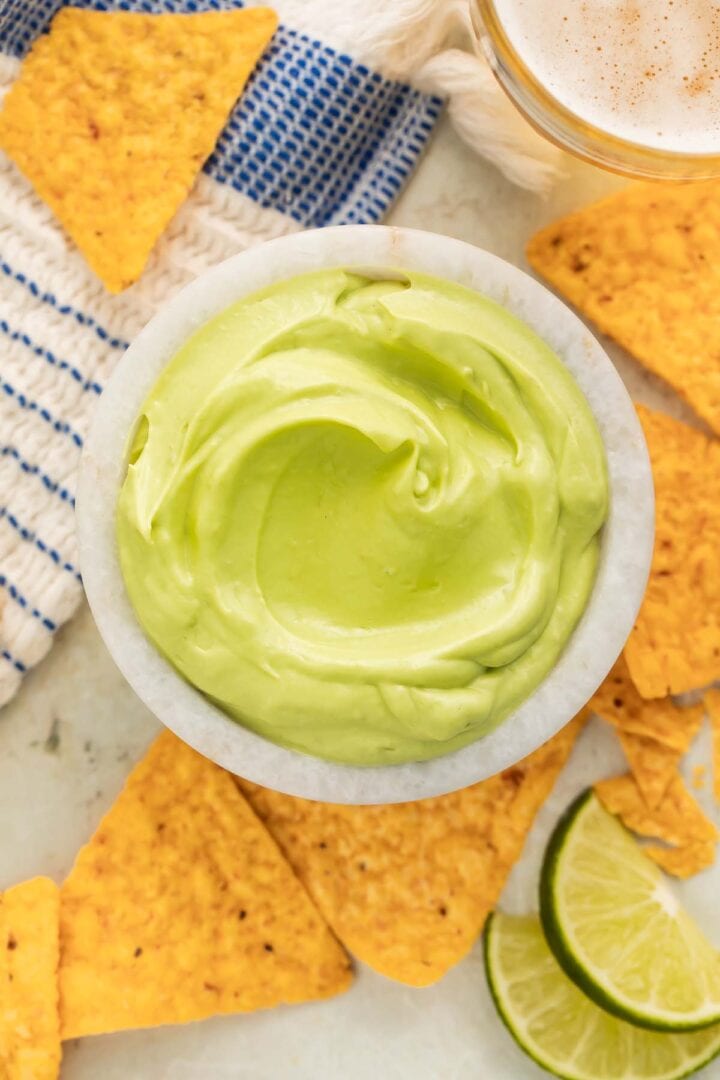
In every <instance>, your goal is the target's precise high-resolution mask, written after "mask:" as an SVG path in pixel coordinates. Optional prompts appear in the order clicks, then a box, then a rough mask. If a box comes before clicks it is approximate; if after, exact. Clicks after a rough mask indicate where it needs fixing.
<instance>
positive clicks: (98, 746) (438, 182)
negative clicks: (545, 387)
mask: <svg viewBox="0 0 720 1080" xmlns="http://www.w3.org/2000/svg"><path fill="white" fill-rule="evenodd" d="M620 183H621V182H620V181H618V180H616V179H614V178H611V177H609V176H607V175H604V174H602V173H600V172H598V171H597V170H594V169H591V168H590V167H589V166H585V165H581V164H579V163H571V164H570V163H569V175H568V177H567V179H566V180H565V181H563V182H562V183H561V184H560V185H559V186H558V187H557V189H556V190H555V192H554V193H553V195H552V196H551V197H550V198H549V199H547V200H542V199H540V198H538V197H535V196H531V195H528V194H527V193H524V192H522V191H519V190H518V189H516V188H514V187H512V186H511V185H510V184H509V183H507V182H506V181H505V180H503V178H502V177H501V176H500V175H499V174H498V173H497V172H496V171H495V170H494V169H493V168H491V167H489V166H486V165H484V164H483V163H482V162H481V161H479V160H478V159H477V158H476V157H474V156H473V155H472V154H471V153H470V152H469V151H467V150H465V148H464V147H463V146H462V145H461V144H460V142H459V141H458V139H457V137H456V136H455V135H454V133H453V132H452V130H451V129H450V127H449V125H448V124H447V123H446V122H443V123H441V126H440V129H439V131H438V133H437V135H436V137H435V139H434V142H433V144H432V146H431V147H430V149H429V151H428V153H427V155H426V157H425V158H424V160H423V161H422V163H421V165H420V167H419V169H418V171H417V173H416V175H415V176H414V178H413V179H412V181H411V183H410V185H409V187H408V189H407V191H406V192H405V193H404V195H403V196H402V198H401V199H400V200H399V202H398V204H397V206H396V208H395V209H394V211H393V213H392V216H391V218H390V221H391V222H392V223H395V224H400V225H408V226H413V227H417V228H424V229H431V230H434V231H436V232H442V233H447V234H449V235H451V236H457V237H460V238H461V239H463V240H467V241H470V242H471V243H474V244H477V245H479V246H481V247H485V248H488V249H489V250H490V251H493V252H495V253H496V254H498V255H501V256H503V257H504V258H506V259H509V260H510V261H511V262H514V263H517V264H518V265H520V266H523V265H524V257H523V248H524V245H525V242H526V240H527V238H528V237H529V236H530V234H531V233H532V232H533V230H535V229H536V228H538V227H539V226H541V225H543V224H544V223H546V222H548V221H550V220H552V219H553V218H554V217H556V216H557V215H558V214H560V213H563V212H565V211H567V210H570V209H572V208H574V207H576V206H580V205H582V204H584V203H586V202H588V201H590V200H591V199H593V198H595V197H596V196H599V195H602V194H604V193H605V192H607V191H610V190H612V189H613V188H615V187H617V186H618V185H619V184H620ZM611 352H612V355H613V357H614V359H616V362H617V363H618V366H619V368H620V371H621V373H622V375H623V377H624V378H625V379H626V382H627V384H628V386H629V387H630V389H631V392H632V393H633V396H634V397H635V398H636V399H637V400H642V401H645V402H646V403H648V404H650V405H654V406H656V407H657V406H659V407H663V408H665V409H666V410H667V411H670V412H673V413H674V414H676V415H679V416H685V417H686V418H688V414H687V412H686V411H685V410H684V409H683V407H682V406H680V404H679V402H677V401H676V399H674V398H673V396H672V394H670V393H668V392H667V391H665V390H663V389H662V388H661V387H660V385H659V383H657V381H656V380H653V379H652V378H650V377H649V376H644V375H643V374H642V373H641V372H640V370H639V368H637V366H636V365H635V364H633V362H632V361H630V360H629V359H628V358H627V357H624V356H622V355H621V354H620V353H619V352H618V351H617V350H611ZM157 728H158V724H157V722H156V721H155V720H154V719H153V717H152V716H151V715H150V714H149V713H148V712H147V710H146V709H145V708H144V706H143V705H142V704H141V703H140V702H139V701H138V699H137V698H136V697H135V696H134V694H133V692H132V691H131V690H130V689H129V687H128V686H127V685H126V684H125V683H124V681H123V679H122V677H121V676H120V674H119V673H118V672H117V671H116V670H115V668H114V666H113V663H112V661H111V660H110V658H109V656H108V654H107V652H106V650H105V648H104V647H103V644H102V642H101V641H100V639H99V637H98V634H97V632H96V630H95V628H94V625H93V622H92V619H91V617H90V614H89V612H88V610H87V608H86V607H84V608H83V609H82V610H81V611H80V613H79V614H78V616H77V617H76V618H75V620H74V621H73V622H72V623H71V624H70V625H69V626H68V627H66V628H65V629H64V630H63V631H62V632H61V633H60V634H59V635H58V641H57V644H56V645H55V648H54V650H53V652H52V653H51V655H50V657H49V658H48V659H47V660H46V661H45V662H44V663H43V664H42V665H41V666H40V668H39V669H38V670H37V671H36V672H34V673H33V674H31V675H30V676H29V677H28V679H27V680H26V683H25V685H24V687H23V689H22V691H21V693H20V694H19V696H18V697H17V698H16V699H15V701H14V702H12V703H11V704H10V705H9V706H8V707H6V708H5V709H4V710H3V712H2V713H1V714H0V836H2V842H1V843H0V889H2V888H5V887H6V886H8V885H10V884H12V883H14V882H16V881H19V880H22V879H23V878H26V877H29V876H31V875H33V874H49V875H50V876H52V877H54V878H55V879H56V880H57V881H61V880H62V878H63V876H64V875H65V874H66V873H67V871H68V870H69V868H70V866H71V865H72V862H73V859H74V856H75V854H76V852H77V850H78V848H79V846H80V845H81V844H82V843H84V841H85V840H87V839H88V837H89V836H90V834H91V833H92V831H93V830H94V828H95V826H96V825H97V823H98V821H99V819H100V816H101V814H102V813H103V812H104V811H105V810H106V808H107V807H108V806H109V805H110V804H111V802H112V801H113V798H114V797H115V795H116V794H117V792H118V790H119V789H120V787H121V785H122V783H123V781H124V779H125V777H126V775H127V773H128V771H129V770H130V768H131V766H132V764H133V763H134V762H135V761H136V760H137V759H138V758H139V757H140V756H141V754H142V752H143V749H144V747H145V746H146V745H147V744H148V742H149V741H150V740H151V739H152V737H153V735H154V733H155V731H156V730H157ZM708 744H709V739H708V732H707V731H704V732H703V733H702V735H701V737H700V739H699V740H698V743H697V744H696V745H695V747H694V749H693V752H692V754H691V757H690V760H689V765H692V763H693V762H694V761H708V760H709V746H708ZM622 767H623V759H622V755H621V753H620V750H619V748H618V746H617V745H616V743H615V741H614V737H613V736H612V735H611V734H610V732H609V731H608V730H606V729H605V728H604V727H603V726H602V725H601V724H599V723H598V722H596V723H594V724H593V725H592V727H591V728H590V729H589V730H588V731H587V732H586V733H585V735H584V736H583V737H582V739H581V741H580V743H579V745H578V747H577V749H576V752H575V754H574V756H573V759H572V761H571V763H570V766H569V767H568V769H566V771H565V773H564V774H563V776H562V777H561V779H560V782H559V784H558V785H557V787H556V790H555V792H554V794H553V796H552V797H551V799H550V800H549V801H548V803H547V804H546V805H545V807H544V808H543V810H542V811H541V813H540V815H539V818H538V820H537V822H536V824H535V827H534V829H533V832H532V834H531V837H530V839H529V842H528V845H527V847H526V852H525V855H524V856H523V859H522V861H521V863H520V864H519V865H518V866H517V867H516V869H515V871H514V873H513V875H512V878H511V880H510V882H509V883H508V886H507V888H506V891H505V894H504V897H503V904H504V906H505V907H507V908H508V909H510V910H518V911H529V910H533V909H534V907H535V889H536V882H537V871H538V866H539V860H540V856H541V853H542V849H543V845H544V842H545V839H546V838H547V835H548V831H549V829H550V828H551V827H552V823H553V822H554V820H555V819H556V818H557V815H558V814H559V813H560V812H561V810H562V809H563V808H564V807H565V806H566V805H567V803H568V801H569V800H570V798H571V797H572V796H573V795H574V794H575V793H576V792H577V791H579V790H580V789H581V788H583V787H584V786H586V785H587V784H588V783H590V782H592V781H593V780H595V779H598V778H599V777H600V776H602V775H610V774H612V773H613V772H616V771H619V770H620V769H621V768H622ZM700 799H701V801H703V805H705V807H706V809H708V811H709V812H711V813H713V812H714V810H713V808H712V804H711V799H710V795H709V792H707V791H705V792H704V793H701V794H700ZM678 893H679V895H680V896H681V897H682V899H683V900H684V902H686V903H687V904H688V906H689V907H690V909H691V910H692V911H693V913H694V914H695V915H696V916H697V917H698V919H700V921H701V922H702V924H703V925H704V927H705V929H706V931H707V932H708V933H709V934H710V935H711V936H712V937H713V938H714V940H715V941H716V943H717V944H718V945H720V917H719V916H718V910H717V899H716V898H717V896H718V895H720V870H714V871H710V872H706V873H705V874H703V875H700V876H699V877H697V878H695V879H693V880H692V881H691V882H688V883H685V884H683V885H679V886H678ZM546 1075H547V1074H545V1073H543V1072H542V1071H541V1070H539V1069H537V1068H536V1067H535V1066H533V1065H532V1064H531V1063H530V1062H529V1061H528V1060H527V1059H526V1058H525V1057H524V1056H523V1055H522V1054H521V1053H520V1052H519V1051H518V1050H517V1049H516V1048H515V1046H514V1044H513V1043H512V1041H511V1040H510V1038H509V1036H508V1035H507V1034H506V1032H505V1030H504V1029H503V1027H502V1025H501V1024H500V1022H499V1020H498V1018H497V1016H496V1015H495V1013H494V1009H493V1006H492V1004H491V1002H490V999H489V996H488V993H487V990H486V987H485V978H484V974H483V970H482V957H481V949H480V947H479V946H476V948H475V950H474V951H473V953H472V955H471V956H469V957H468V958H467V959H466V960H464V961H463V962H462V963H461V964H460V965H458V967H457V968H456V969H455V970H454V971H452V972H451V973H450V974H449V975H448V976H446V978H445V979H443V980H442V981H441V982H440V983H439V984H437V985H436V986H434V987H431V988H428V989H426V990H411V989H408V988H406V987H402V986H400V985H397V984H394V983H392V982H390V981H388V980H386V979H384V978H382V977H381V976H378V975H375V974H373V973H372V972H370V971H368V970H360V971H359V972H358V979H357V982H356V983H355V985H354V987H353V988H352V989H351V990H350V992H349V993H347V994H346V995H345V996H344V997H342V998H337V999H335V1000H334V1001H329V1002H325V1003H322V1004H314V1005H308V1006H301V1007H295V1008H283V1009H275V1010H273V1011H271V1012H268V1013H265V1014H256V1015H252V1016H240V1017H229V1018H223V1019H218V1020H210V1021H205V1022H203V1023H199V1024H190V1025H187V1026H185V1027H175V1028H162V1029H156V1030H152V1031H148V1032H128V1033H123V1034H120V1035H114V1036H101V1037H96V1038H91V1039H85V1040H82V1041H78V1042H75V1043H70V1044H68V1045H66V1047H65V1055H64V1063H63V1068H62V1078H63V1080H98V1078H99V1077H102V1078H103V1080H336V1078H337V1080H471V1078H472V1080H533V1078H536V1080H539V1078H541V1077H543V1076H546ZM703 1077H704V1080H710V1078H714V1080H720V1063H715V1064H714V1065H711V1066H709V1067H708V1068H707V1069H706V1070H705V1071H704V1073H703Z"/></svg>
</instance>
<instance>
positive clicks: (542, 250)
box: [527, 181, 720, 432]
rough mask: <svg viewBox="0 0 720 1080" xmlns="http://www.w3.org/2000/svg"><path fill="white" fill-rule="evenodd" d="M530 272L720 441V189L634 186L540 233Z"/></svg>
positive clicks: (532, 244) (534, 241)
mask: <svg viewBox="0 0 720 1080" xmlns="http://www.w3.org/2000/svg"><path fill="white" fill-rule="evenodd" d="M527 256H528V259H529V261H530V264H531V266H533V267H534V269H535V270H537V271H538V273H540V274H542V275H543V276H544V277H545V278H547V280H548V281H549V282H550V283H551V284H552V285H553V286H554V287H555V288H556V289H558V291H559V292H561V293H562V294H563V296H565V297H567V299H568V300H570V301H572V303H573V304H575V305H576V306H577V307H578V308H580V310H581V311H582V312H583V313H584V314H585V315H587V316H589V317H590V318H591V319H592V320H593V321H594V322H595V323H596V324H597V326H598V327H599V328H600V330H602V331H603V332H604V333H606V334H609V335H610V336H611V337H613V338H614V339H615V340H616V341H618V342H619V343H620V344H621V345H623V346H624V347H625V348H626V349H627V350H628V351H629V352H630V353H632V355H633V356H634V357H636V359H638V360H639V361H640V362H641V363H642V364H644V365H645V367H647V368H648V369H649V370H650V371H652V372H654V373H655V374H656V375H659V376H661V378H663V379H665V380H666V381H667V382H668V383H670V385H671V386H672V387H673V388H674V389H675V390H676V391H677V392H678V394H680V396H681V397H683V398H684V399H685V400H686V401H687V402H689V404H690V405H691V406H692V407H693V408H694V409H695V411H696V412H697V413H698V415H699V416H702V417H703V418H704V419H705V420H707V422H708V423H709V424H710V426H711V427H712V428H713V429H714V430H715V431H717V432H720V289H718V282H717V269H716V268H717V266H718V264H719V263H720V184H718V183H717V182H715V181H712V182H709V183H697V184H636V185H633V186H632V187H629V188H627V189H625V190H623V191H620V192H618V193H617V194H615V195H611V196H610V197H609V198H607V199H603V200H602V201H601V202H599V203H595V204H594V205H593V206H589V207H587V208H586V209H585V210H581V211H579V212H578V213H575V214H571V215H570V216H569V217H566V218H563V219H562V220H561V221H558V222H556V223H555V224H554V225H550V226H549V227H548V228H546V229H543V230H542V231H541V232H540V233H538V234H537V235H536V236H534V237H533V239H532V240H531V241H530V244H529V245H528V249H527Z"/></svg>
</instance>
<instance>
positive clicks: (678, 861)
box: [643, 840, 715, 878]
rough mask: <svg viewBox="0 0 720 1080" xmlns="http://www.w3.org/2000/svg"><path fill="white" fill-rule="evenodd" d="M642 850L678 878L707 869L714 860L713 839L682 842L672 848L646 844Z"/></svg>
mask: <svg viewBox="0 0 720 1080" xmlns="http://www.w3.org/2000/svg"><path fill="white" fill-rule="evenodd" d="M643 851H644V852H645V854H646V855H648V856H649V857H650V858H651V859H652V861H653V862H655V863H657V864H658V866H660V867H661V868H662V869H663V870H664V871H665V872H666V873H667V874H672V875H673V876H674V877H678V878H689V877H693V875H694V874H699V873H700V871H701V870H707V868H708V867H709V866H712V865H713V863H714V862H715V842H714V841H713V840H698V841H697V842H695V843H689V844H682V845H681V846H680V847H674V848H669V847H660V845H659V844H648V845H646V846H645V847H644V848H643Z"/></svg>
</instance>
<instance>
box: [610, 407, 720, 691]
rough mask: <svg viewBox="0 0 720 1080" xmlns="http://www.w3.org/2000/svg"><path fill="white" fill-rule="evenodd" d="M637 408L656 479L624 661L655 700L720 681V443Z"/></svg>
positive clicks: (637, 683)
mask: <svg viewBox="0 0 720 1080" xmlns="http://www.w3.org/2000/svg"><path fill="white" fill-rule="evenodd" d="M638 413H639V415H640V420H641V422H642V426H643V429H644V431H645V437H646V438H647V441H648V446H649V448H650V457H651V458H652V464H653V475H654V479H655V499H656V525H655V529H656V532H655V552H654V555H653V562H652V568H651V571H650V580H649V581H648V587H647V592H646V594H645V599H644V601H643V605H642V607H641V609H640V614H639V615H638V618H637V622H636V624H635V627H634V629H633V631H632V633H631V635H630V638H629V640H628V643H627V645H626V646H625V659H626V660H627V664H628V668H629V669H630V675H631V676H632V680H633V682H634V683H635V685H636V686H637V688H638V690H639V691H640V693H641V694H642V696H643V697H646V698H655V697H665V695H666V694H668V693H670V694H682V693H685V692H686V691H687V690H694V689H696V688H697V687H701V686H706V685H707V684H708V683H711V682H714V681H715V679H717V678H720V574H718V573H717V565H718V563H717V553H718V551H720V443H719V442H716V441H714V440H712V439H708V438H707V437H706V436H705V435H703V434H702V433H701V432H699V431H695V430H694V428H690V427H688V426H687V424H682V423H680V422H679V421H678V420H672V419H671V418H670V417H669V416H664V415H662V414H661V413H656V412H652V411H651V410H650V409H645V408H643V407H639V408H638Z"/></svg>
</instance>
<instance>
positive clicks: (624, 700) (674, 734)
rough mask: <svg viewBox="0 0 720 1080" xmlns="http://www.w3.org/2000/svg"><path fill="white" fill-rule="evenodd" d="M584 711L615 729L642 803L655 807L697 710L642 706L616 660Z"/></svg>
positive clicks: (656, 703) (660, 703) (693, 728)
mask: <svg viewBox="0 0 720 1080" xmlns="http://www.w3.org/2000/svg"><path fill="white" fill-rule="evenodd" d="M589 707H590V708H591V709H593V710H594V711H595V712H597V714H598V715H599V716H601V717H602V718H603V720H605V721H606V722H607V723H609V724H612V726H613V727H614V728H615V730H616V732H617V734H618V737H619V739H620V743H621V745H622V748H623V751H624V752H625V757H626V758H627V762H628V765H629V766H630V771H631V772H632V774H633V776H634V777H635V780H636V781H637V784H638V787H639V788H640V790H641V792H642V794H643V798H644V799H645V801H646V803H647V804H648V806H649V807H650V808H651V809H652V808H653V807H656V806H658V805H659V804H660V802H661V801H662V798H663V795H664V794H665V792H666V791H667V789H668V787H669V785H670V783H671V781H672V780H673V777H674V776H675V775H676V774H677V770H678V765H679V764H680V759H681V758H682V756H683V755H684V754H685V753H686V752H687V750H688V749H689V747H690V744H691V742H692V741H693V739H694V738H695V736H696V735H697V733H698V731H699V730H700V726H701V724H702V721H703V707H702V705H690V706H687V707H681V706H679V705H676V704H675V703H674V702H673V701H671V700H670V698H661V699H656V700H653V701H646V700H644V699H643V698H641V697H640V694H639V693H638V692H637V690H636V689H635V685H634V683H633V681H632V679H631V678H630V673H629V671H628V667H627V663H626V661H625V660H624V658H623V657H622V656H621V657H620V658H619V660H618V661H617V663H616V664H615V666H614V667H613V669H612V671H611V672H610V674H609V675H608V676H607V678H606V679H605V682H604V683H603V684H602V686H601V687H600V689H599V690H597V691H596V693H595V695H594V697H593V698H592V699H591V701H590V705H589Z"/></svg>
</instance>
